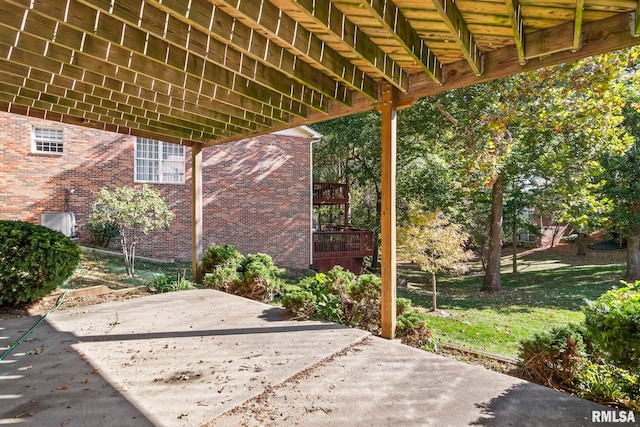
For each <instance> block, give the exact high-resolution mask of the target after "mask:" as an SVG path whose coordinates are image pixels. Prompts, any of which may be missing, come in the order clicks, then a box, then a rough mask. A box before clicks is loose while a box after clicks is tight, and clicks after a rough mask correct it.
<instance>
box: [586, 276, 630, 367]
mask: <svg viewBox="0 0 640 427" xmlns="http://www.w3.org/2000/svg"><path fill="white" fill-rule="evenodd" d="M623 283H624V284H625V285H626V286H624V287H622V288H619V289H613V290H610V291H608V292H606V293H604V294H602V295H601V296H600V297H599V298H598V299H596V300H595V301H594V302H589V303H588V305H587V306H586V307H583V311H584V314H585V317H586V318H585V326H586V329H587V334H588V337H589V339H590V340H591V341H592V342H593V344H594V346H596V347H597V348H598V349H599V350H601V351H602V352H603V354H604V356H605V358H606V359H607V360H608V361H609V362H611V363H613V364H614V365H617V366H619V367H621V368H626V369H634V370H637V371H640V281H637V282H635V283H634V284H629V283H625V282H623Z"/></svg>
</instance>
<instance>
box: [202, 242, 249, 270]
mask: <svg viewBox="0 0 640 427" xmlns="http://www.w3.org/2000/svg"><path fill="white" fill-rule="evenodd" d="M243 260H244V256H243V255H242V254H241V253H240V252H239V251H238V250H237V249H236V248H235V246H232V245H224V246H210V247H209V248H207V253H205V254H204V256H203V257H202V262H201V266H202V271H203V273H214V272H215V269H216V267H219V266H224V267H233V268H235V269H237V268H239V267H240V265H241V264H242V261H243Z"/></svg>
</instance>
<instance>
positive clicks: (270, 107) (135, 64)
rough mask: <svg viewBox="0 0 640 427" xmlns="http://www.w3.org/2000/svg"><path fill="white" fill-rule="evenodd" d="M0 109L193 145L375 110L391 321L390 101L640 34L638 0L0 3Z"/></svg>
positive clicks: (196, 192) (197, 211)
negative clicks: (378, 123) (379, 125)
mask: <svg viewBox="0 0 640 427" xmlns="http://www.w3.org/2000/svg"><path fill="white" fill-rule="evenodd" d="M0 9H1V10H2V13H0V58H1V59H0V110H2V111H7V112H11V113H17V114H23V115H27V116H31V117H39V118H44V119H48V120H52V121H57V122H63V123H70V124H75V125H80V126H86V127H91V128H96V129H103V130H107V131H113V132H119V133H123V134H130V135H136V136H142V137H150V138H155V139H160V140H164V141H168V142H174V143H179V144H185V145H189V146H191V147H192V171H193V176H192V179H193V188H192V190H193V205H192V215H193V228H192V244H193V248H192V260H193V270H194V276H195V277H196V278H198V277H199V271H198V268H197V263H198V260H199V259H200V258H201V256H202V253H203V244H202V242H203V239H202V221H203V218H202V175H201V173H202V147H204V146H208V145H215V144H221V143H224V142H229V141H234V140H239V139H243V138H247V137H250V136H255V135H260V134H264V133H269V132H273V131H276V130H281V129H286V128H291V127H295V126H299V125H303V124H310V123H314V122H319V121H324V120H328V119H331V118H336V117H341V116H345V115H349V114H354V113H357V112H361V111H367V110H372V109H378V110H379V111H380V112H381V113H382V148H383V149H382V184H383V185H382V246H381V248H382V283H383V303H382V308H383V310H382V324H383V335H384V336H385V337H393V335H394V329H395V153H396V142H395V135H396V129H395V128H396V120H395V117H396V111H397V109H399V108H403V107H406V106H409V105H411V104H412V103H413V102H414V101H415V100H416V99H417V98H420V97H425V96H430V95H433V94H436V93H439V92H442V91H446V90H450V89H454V88H458V87H463V86H467V85H472V84H475V83H480V82H483V81H488V80H492V79H496V78H499V77H504V76H508V75H512V74H516V73H520V72H524V71H528V70H532V69H536V68H540V67H544V66H548V65H552V64H558V63H562V62H566V61H571V60H575V59H579V58H582V57H586V56H590V55H595V54H599V53H604V52H608V51H612V50H617V49H621V48H625V47H629V46H633V45H636V44H638V43H640V38H638V37H636V35H637V33H638V32H639V31H640V20H639V19H638V14H639V12H638V11H639V9H640V5H639V2H638V1H636V0H557V1H554V2H537V1H533V0H503V1H491V0H488V1H484V0H483V1H477V0H476V1H473V0H457V1H456V0H324V1H321V0H250V1H248V0H189V1H180V0H0Z"/></svg>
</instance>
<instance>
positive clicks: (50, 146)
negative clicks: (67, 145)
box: [31, 126, 64, 154]
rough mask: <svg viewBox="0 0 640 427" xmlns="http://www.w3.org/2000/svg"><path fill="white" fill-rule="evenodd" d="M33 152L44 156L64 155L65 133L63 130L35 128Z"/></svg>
mask: <svg viewBox="0 0 640 427" xmlns="http://www.w3.org/2000/svg"><path fill="white" fill-rule="evenodd" d="M31 151H32V152H34V153H44V154H63V152H64V133H63V132H62V129H48V128H39V127H35V126H34V127H33V128H32V132H31Z"/></svg>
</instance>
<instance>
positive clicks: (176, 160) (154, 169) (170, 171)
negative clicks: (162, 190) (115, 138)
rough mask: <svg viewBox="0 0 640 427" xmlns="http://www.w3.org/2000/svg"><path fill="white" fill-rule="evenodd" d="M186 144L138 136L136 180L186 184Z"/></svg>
mask: <svg viewBox="0 0 640 427" xmlns="http://www.w3.org/2000/svg"><path fill="white" fill-rule="evenodd" d="M184 173H185V158H184V146H183V145H177V144H171V143H169V142H163V141H157V140H155V139H150V138H137V139H136V149H135V181H136V182H149V183H156V184H184Z"/></svg>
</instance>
